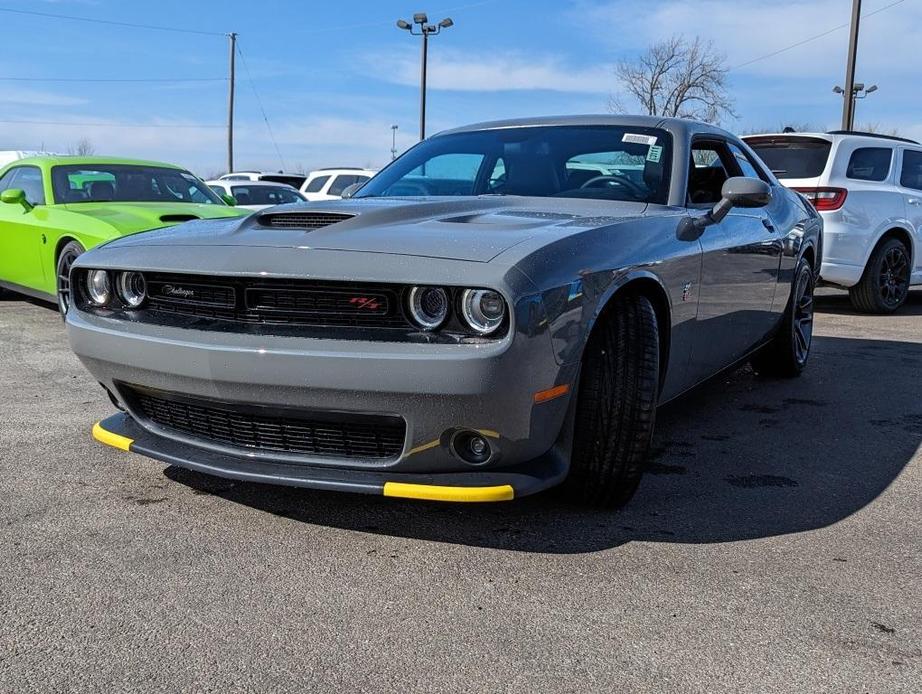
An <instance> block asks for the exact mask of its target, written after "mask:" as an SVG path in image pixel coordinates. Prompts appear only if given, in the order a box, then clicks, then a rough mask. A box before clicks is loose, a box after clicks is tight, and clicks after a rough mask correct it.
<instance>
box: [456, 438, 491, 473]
mask: <svg viewBox="0 0 922 694" xmlns="http://www.w3.org/2000/svg"><path fill="white" fill-rule="evenodd" d="M451 448H452V450H453V451H454V452H455V455H457V456H458V457H459V458H461V460H463V461H464V462H465V463H470V464H471V465H480V464H482V463H485V462H487V461H488V460H490V458H491V457H492V456H493V449H492V448H491V446H490V442H489V441H487V439H486V438H485V437H483V436H481V435H480V434H479V433H477V432H475V431H459V432H458V433H457V434H455V436H454V438H453V439H452V441H451Z"/></svg>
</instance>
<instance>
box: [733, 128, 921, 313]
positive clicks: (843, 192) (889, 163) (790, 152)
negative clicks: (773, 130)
mask: <svg viewBox="0 0 922 694" xmlns="http://www.w3.org/2000/svg"><path fill="white" fill-rule="evenodd" d="M743 139H745V140H746V142H747V143H748V144H749V146H750V147H752V149H754V150H755V151H756V153H757V154H758V155H759V156H760V157H761V158H762V161H764V162H765V163H766V164H767V165H768V167H769V168H770V169H771V170H772V171H773V172H774V174H775V175H776V176H777V177H778V178H779V179H780V180H781V182H782V183H783V184H784V185H786V186H788V187H789V188H793V189H794V190H797V191H799V192H801V193H802V194H803V195H804V196H806V198H807V199H808V200H810V202H812V203H813V206H814V207H816V209H817V211H818V212H819V213H820V214H821V216H822V217H823V221H824V227H823V264H822V268H821V270H820V275H821V276H822V279H823V281H825V282H827V283H829V284H834V285H838V286H840V287H845V288H847V289H848V293H849V297H850V298H851V301H852V305H854V306H855V308H857V309H858V310H860V311H867V312H871V313H888V312H890V311H895V310H896V309H897V308H899V307H900V306H901V305H902V304H903V302H904V301H906V295H907V293H908V291H909V286H910V285H915V284H922V257H920V256H922V253H920V251H922V146H920V145H919V143H917V142H914V141H913V140H905V139H902V138H898V137H885V136H881V135H875V134H870V133H857V132H845V131H832V132H829V133H779V134H766V135H750V136H747V137H745V138H743Z"/></svg>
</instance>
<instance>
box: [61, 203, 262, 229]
mask: <svg viewBox="0 0 922 694" xmlns="http://www.w3.org/2000/svg"><path fill="white" fill-rule="evenodd" d="M60 207H62V208H63V209H65V210H67V211H68V212H73V213H75V214H79V215H83V216H85V217H92V218H93V219H98V220H99V221H101V222H105V223H106V224H109V225H110V226H112V227H113V228H114V229H116V230H117V231H119V232H120V233H122V234H134V233H136V232H139V231H147V230H148V229H159V228H161V227H165V226H173V225H176V224H180V223H182V222H187V221H190V220H195V219H221V218H234V219H236V218H239V217H241V216H242V215H245V214H247V213H248V212H249V210H237V209H236V208H233V207H228V206H225V205H204V204H197V203H188V202H179V203H170V202H77V203H68V204H66V205H60Z"/></svg>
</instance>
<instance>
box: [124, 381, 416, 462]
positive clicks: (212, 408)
mask: <svg viewBox="0 0 922 694" xmlns="http://www.w3.org/2000/svg"><path fill="white" fill-rule="evenodd" d="M125 390H126V391H128V393H129V395H130V401H132V402H133V403H134V405H135V407H137V408H138V410H140V412H142V413H143V414H144V416H145V417H147V418H148V419H149V420H150V421H152V422H154V423H155V424H158V425H160V426H162V427H164V428H165V429H171V430H173V431H177V432H180V433H182V434H186V435H187V436H191V437H194V438H198V439H202V440H204V441H210V442H215V443H220V444H224V445H230V446H236V447H239V448H247V449H256V450H264V451H270V452H284V453H295V454H303V455H311V456H318V457H328V458H349V459H362V460H385V459H388V458H396V457H397V456H399V455H400V453H401V451H402V450H403V443H404V439H405V437H406V423H405V422H404V420H403V419H401V418H400V417H393V416H383V415H347V414H333V413H322V414H321V413H317V414H313V415H312V414H310V413H302V412H283V413H271V414H268V413H259V412H256V411H254V410H252V409H248V408H246V407H236V406H233V405H229V404H225V403H217V402H214V401H208V400H195V399H191V398H187V397H185V396H174V395H172V394H169V393H163V392H161V391H153V390H147V389H139V388H132V387H128V386H126V387H125Z"/></svg>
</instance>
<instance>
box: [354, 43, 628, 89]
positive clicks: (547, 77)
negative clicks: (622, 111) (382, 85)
mask: <svg viewBox="0 0 922 694" xmlns="http://www.w3.org/2000/svg"><path fill="white" fill-rule="evenodd" d="M372 64H373V66H374V68H375V69H376V70H377V71H379V74H381V75H382V78H383V79H385V80H387V81H389V82H394V83H396V84H402V85H407V86H416V85H418V84H419V62H418V59H417V58H416V57H415V55H414V56H413V57H404V56H396V55H393V54H391V55H379V56H376V57H375V58H374V60H373V61H372ZM427 81H428V86H429V87H430V88H432V89H444V90H452V91H471V92H497V91H519V90H549V91H556V92H578V93H607V91H608V89H609V87H610V85H611V81H612V66H610V65H602V66H598V67H592V68H581V67H578V66H575V65H571V64H568V63H567V62H566V61H565V60H564V59H563V58H561V57H558V56H553V55H547V54H541V55H525V54H522V53H512V52H507V53H495V52H493V53H491V54H490V55H482V56H481V55H470V54H468V53H459V52H457V51H455V52H441V51H440V53H439V55H437V56H433V57H432V58H430V60H429V72H428V80H427Z"/></svg>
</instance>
